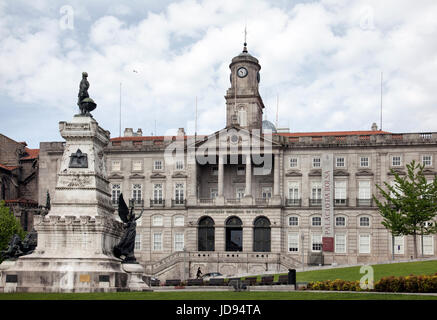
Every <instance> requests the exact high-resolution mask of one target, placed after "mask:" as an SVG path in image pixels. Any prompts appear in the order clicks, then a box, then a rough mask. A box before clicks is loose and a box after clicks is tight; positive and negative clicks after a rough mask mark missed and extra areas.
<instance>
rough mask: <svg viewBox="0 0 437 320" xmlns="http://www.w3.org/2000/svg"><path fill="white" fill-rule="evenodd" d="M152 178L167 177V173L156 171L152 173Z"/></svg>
mask: <svg viewBox="0 0 437 320" xmlns="http://www.w3.org/2000/svg"><path fill="white" fill-rule="evenodd" d="M150 179H165V175H163V174H162V173H159V172H156V173H152V174H151V175H150Z"/></svg>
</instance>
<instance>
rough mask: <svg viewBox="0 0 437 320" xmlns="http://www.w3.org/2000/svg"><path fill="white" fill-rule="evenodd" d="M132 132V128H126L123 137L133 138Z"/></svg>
mask: <svg viewBox="0 0 437 320" xmlns="http://www.w3.org/2000/svg"><path fill="white" fill-rule="evenodd" d="M133 135H134V130H133V129H132V128H126V129H124V136H125V137H133Z"/></svg>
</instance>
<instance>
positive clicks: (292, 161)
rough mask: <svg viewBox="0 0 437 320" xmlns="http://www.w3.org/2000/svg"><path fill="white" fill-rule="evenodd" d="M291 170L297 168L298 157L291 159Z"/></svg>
mask: <svg viewBox="0 0 437 320" xmlns="http://www.w3.org/2000/svg"><path fill="white" fill-rule="evenodd" d="M290 168H297V157H290Z"/></svg>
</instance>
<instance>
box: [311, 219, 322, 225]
mask: <svg viewBox="0 0 437 320" xmlns="http://www.w3.org/2000/svg"><path fill="white" fill-rule="evenodd" d="M311 225H312V226H313V227H320V226H321V225H322V218H321V217H312V218H311Z"/></svg>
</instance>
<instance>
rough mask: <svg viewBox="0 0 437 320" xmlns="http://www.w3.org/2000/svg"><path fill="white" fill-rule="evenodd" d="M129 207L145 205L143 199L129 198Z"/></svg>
mask: <svg viewBox="0 0 437 320" xmlns="http://www.w3.org/2000/svg"><path fill="white" fill-rule="evenodd" d="M129 207H144V200H143V199H129Z"/></svg>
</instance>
